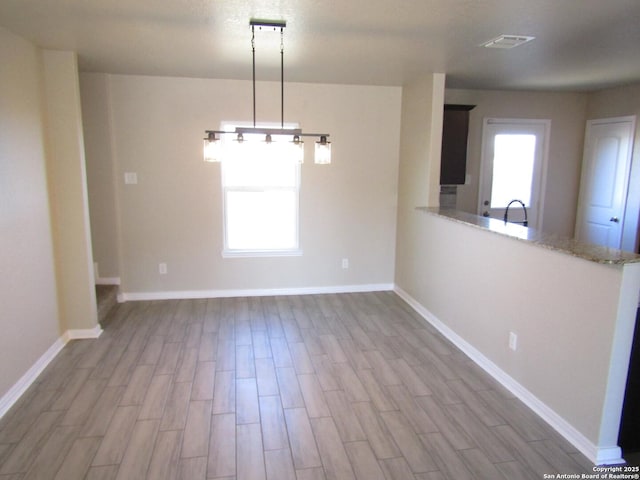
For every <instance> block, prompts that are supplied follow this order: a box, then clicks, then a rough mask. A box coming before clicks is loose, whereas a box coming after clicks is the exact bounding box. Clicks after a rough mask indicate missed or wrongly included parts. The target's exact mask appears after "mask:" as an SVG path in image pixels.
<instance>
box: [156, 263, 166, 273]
mask: <svg viewBox="0 0 640 480" xmlns="http://www.w3.org/2000/svg"><path fill="white" fill-rule="evenodd" d="M158 272H159V273H160V275H166V274H167V264H166V263H159V264H158Z"/></svg>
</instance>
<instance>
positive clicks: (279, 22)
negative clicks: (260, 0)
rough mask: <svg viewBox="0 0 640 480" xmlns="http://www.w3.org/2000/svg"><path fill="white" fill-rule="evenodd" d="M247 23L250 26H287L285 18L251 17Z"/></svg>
mask: <svg viewBox="0 0 640 480" xmlns="http://www.w3.org/2000/svg"><path fill="white" fill-rule="evenodd" d="M249 25H251V26H252V27H272V28H287V22H286V21H285V20H262V19H258V18H252V19H251V20H249Z"/></svg>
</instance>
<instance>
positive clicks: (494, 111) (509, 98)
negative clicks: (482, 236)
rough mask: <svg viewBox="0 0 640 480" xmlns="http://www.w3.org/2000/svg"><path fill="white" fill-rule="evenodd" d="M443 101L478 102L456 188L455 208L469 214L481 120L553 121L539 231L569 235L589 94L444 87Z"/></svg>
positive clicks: (477, 166) (473, 206)
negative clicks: (462, 179) (464, 178)
mask: <svg viewBox="0 0 640 480" xmlns="http://www.w3.org/2000/svg"><path fill="white" fill-rule="evenodd" d="M445 102H446V103H457V104H471V105H476V108H474V109H473V110H472V111H471V113H470V122H469V143H468V146H469V150H468V154H467V174H468V175H469V176H470V179H469V184H468V185H464V186H460V187H458V199H457V201H458V204H457V207H458V208H459V209H460V210H464V211H466V212H470V213H477V211H478V207H477V204H478V178H479V175H480V160H481V149H482V123H483V120H484V118H486V117H500V118H536V119H550V120H551V138H550V139H549V142H550V143H549V159H548V164H547V176H546V192H545V197H544V209H543V212H542V213H543V221H542V230H544V231H547V232H552V233H557V234H559V235H564V236H568V237H572V236H573V230H574V226H575V218H576V205H577V201H578V191H579V185H580V169H581V164H582V147H583V143H584V128H585V121H586V108H587V94H584V93H548V92H509V91H491V90H452V89H448V90H446V92H445Z"/></svg>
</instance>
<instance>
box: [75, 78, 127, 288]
mask: <svg viewBox="0 0 640 480" xmlns="http://www.w3.org/2000/svg"><path fill="white" fill-rule="evenodd" d="M108 78H109V77H108V76H107V75H102V74H91V73H83V74H82V82H81V84H80V87H81V89H80V94H81V103H82V126H83V132H84V139H85V142H84V143H85V156H86V162H87V186H88V191H89V192H88V195H89V211H90V213H91V218H93V219H96V221H94V222H91V244H92V245H93V256H94V262H95V263H96V265H97V269H96V270H97V271H96V274H97V277H98V278H97V280H98V281H99V282H109V283H114V282H117V281H118V279H119V277H120V265H119V264H118V259H119V238H120V236H119V223H118V220H117V209H116V205H117V203H116V201H117V199H116V180H117V178H116V166H115V162H114V161H113V160H114V157H113V151H112V148H111V144H112V131H111V114H110V113H111V104H110V96H109V82H108Z"/></svg>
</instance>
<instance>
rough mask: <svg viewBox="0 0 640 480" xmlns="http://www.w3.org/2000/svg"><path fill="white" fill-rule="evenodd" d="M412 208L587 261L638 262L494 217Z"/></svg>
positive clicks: (631, 256)
mask: <svg viewBox="0 0 640 480" xmlns="http://www.w3.org/2000/svg"><path fill="white" fill-rule="evenodd" d="M416 209H417V210H419V211H421V212H425V213H427V214H429V215H437V216H440V217H444V218H447V219H449V220H452V221H454V222H459V223H464V224H467V225H470V226H472V227H476V228H480V229H483V230H488V231H490V232H493V233H496V234H499V235H506V236H508V237H512V238H515V239H517V240H521V241H524V242H528V243H532V244H534V245H538V246H540V247H542V248H546V249H549V250H555V251H557V252H561V253H566V254H568V255H573V256H574V257H579V258H583V259H585V260H589V261H591V262H596V263H602V264H608V265H624V264H627V263H640V255H637V254H635V253H632V252H625V251H622V250H617V249H615V248H608V247H602V246H599V245H591V244H587V243H581V242H578V241H576V240H574V239H572V238H567V237H563V236H559V235H555V234H550V233H545V232H542V231H540V230H536V229H535V228H528V227H524V226H522V225H518V224H515V223H507V224H505V223H504V221H502V220H497V219H495V218H487V217H481V216H480V215H474V214H472V213H467V212H462V211H460V210H455V209H452V208H440V207H417V208H416Z"/></svg>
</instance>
